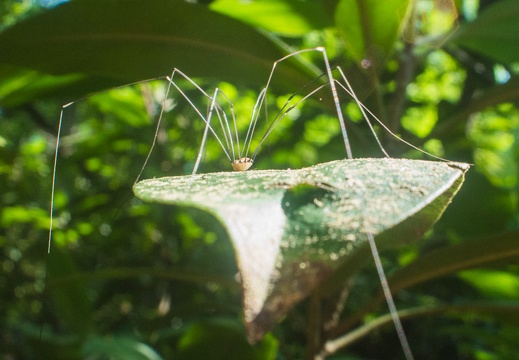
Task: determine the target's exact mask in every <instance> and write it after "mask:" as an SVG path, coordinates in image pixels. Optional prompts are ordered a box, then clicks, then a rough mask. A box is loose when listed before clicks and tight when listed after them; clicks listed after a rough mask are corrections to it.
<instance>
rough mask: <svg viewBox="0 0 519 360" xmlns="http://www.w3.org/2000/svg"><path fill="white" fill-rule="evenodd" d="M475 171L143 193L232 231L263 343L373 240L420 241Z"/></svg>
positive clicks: (163, 181)
mask: <svg viewBox="0 0 519 360" xmlns="http://www.w3.org/2000/svg"><path fill="white" fill-rule="evenodd" d="M468 168H469V165H467V164H463V163H445V162H433V161H419V160H406V159H356V160H340V161H333V162H329V163H323V164H318V165H316V166H313V167H309V168H304V169H299V170H261V171H248V172H225V173H210V174H200V175H194V176H180V177H165V178H160V179H151V180H144V181H141V182H139V183H137V184H136V185H135V187H134V193H135V195H136V196H137V197H138V198H141V199H142V200H144V201H149V202H157V203H163V204H172V205H177V206H187V207H196V208H199V209H202V210H204V211H207V212H208V213H210V214H212V215H213V216H215V217H216V218H217V219H218V220H219V221H220V222H221V223H222V224H223V225H224V227H225V228H226V230H227V232H228V234H229V238H230V240H231V242H232V244H233V247H234V251H235V257H236V261H237V265H238V270H239V273H240V278H241V284H242V288H243V306H244V317H245V325H246V329H247V333H248V336H249V339H250V340H251V341H252V342H254V341H257V340H258V339H260V338H261V337H262V336H263V335H264V334H265V333H266V332H267V331H269V330H270V329H271V328H272V327H273V326H274V325H275V324H276V323H277V321H279V319H280V318H282V317H283V316H284V315H285V314H286V313H287V312H288V311H289V309H290V308H291V307H293V306H294V305H295V304H296V303H297V302H299V301H300V300H302V299H303V298H304V297H305V296H307V295H308V294H309V293H310V292H311V291H312V290H314V289H315V288H316V287H317V286H318V285H320V284H321V283H323V281H324V280H326V279H327V278H329V277H330V275H331V274H332V273H334V272H335V271H336V270H337V269H339V268H341V267H344V266H343V265H344V264H347V263H348V262H349V261H350V262H355V261H352V260H356V259H355V257H356V256H357V257H358V256H360V255H359V254H360V253H364V254H365V250H366V248H367V245H366V244H367V242H366V240H367V234H368V233H371V234H373V235H375V236H376V239H377V241H378V242H379V243H380V244H379V247H386V246H394V245H398V244H402V243H404V242H408V241H416V240H418V239H419V238H420V237H421V235H422V234H423V233H424V232H425V231H426V230H427V229H428V228H429V227H430V226H431V225H432V224H433V223H434V222H436V221H437V220H438V218H439V217H440V216H441V214H442V213H443V211H444V210H445V208H446V207H447V205H448V204H449V203H450V201H451V199H452V197H453V196H454V195H455V193H456V192H457V190H458V189H459V188H460V186H461V184H462V182H463V177H464V173H465V172H466V171H467V170H468ZM361 249H362V251H361ZM340 280H341V281H342V283H344V280H347V279H345V278H341V279H340Z"/></svg>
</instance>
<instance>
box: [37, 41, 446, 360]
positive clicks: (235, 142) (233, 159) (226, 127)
mask: <svg viewBox="0 0 519 360" xmlns="http://www.w3.org/2000/svg"><path fill="white" fill-rule="evenodd" d="M306 52H319V53H320V54H321V55H322V57H323V62H324V65H325V73H324V74H323V75H322V76H320V77H319V78H318V79H317V80H320V78H322V77H324V78H325V81H324V82H322V81H321V83H319V84H318V85H316V86H315V87H314V88H313V89H311V90H310V91H306V87H307V86H305V87H303V88H301V89H300V91H299V92H302V91H305V92H306V93H303V94H301V95H300V94H299V92H298V93H297V95H300V96H299V97H295V95H296V94H294V95H292V96H291V97H290V98H289V99H288V101H287V102H286V103H285V104H284V106H283V107H282V108H281V109H280V110H279V111H278V112H277V113H276V114H275V116H274V118H273V119H272V121H270V122H268V123H267V129H266V131H265V132H264V134H263V136H262V137H261V139H260V141H259V143H258V144H257V146H256V147H255V149H251V145H252V139H253V136H254V133H255V131H256V129H257V125H258V120H259V119H260V114H261V112H262V109H263V108H264V107H265V108H266V99H267V95H268V91H269V87H270V86H271V82H272V78H273V76H274V73H275V70H276V67H277V66H278V65H279V64H280V63H281V62H283V61H285V60H287V59H289V58H292V57H294V56H297V55H300V54H302V53H306ZM333 71H337V72H338V73H339V75H340V79H339V80H337V79H335V78H334V77H333V73H332V72H333ZM179 77H180V78H181V79H183V80H184V81H187V82H188V83H190V84H191V85H192V86H194V88H195V89H196V90H197V91H199V92H200V94H201V95H202V96H203V97H205V98H206V99H207V100H208V101H209V102H210V104H209V106H208V109H207V111H206V112H205V113H204V112H202V111H201V110H199V109H198V107H197V106H196V105H195V103H194V102H193V101H192V100H191V99H190V98H189V97H188V95H187V94H186V92H184V91H183V90H182V89H181V88H180V86H179V85H178V84H177V82H176V80H177V79H178V78H179ZM165 79H166V80H167V82H168V85H167V89H166V95H165V99H164V101H163V104H162V107H161V110H160V113H159V116H158V120H157V125H156V128H155V134H154V137H153V141H152V144H151V147H150V150H149V152H148V155H147V156H146V159H145V161H144V164H143V166H142V168H141V170H140V172H139V175H138V176H137V179H136V180H135V183H136V182H137V181H138V180H139V179H140V177H141V176H142V173H143V171H144V169H145V167H146V165H147V163H148V161H149V159H150V156H151V154H152V151H153V149H154V147H155V145H156V141H157V138H158V134H159V129H160V126H161V122H162V120H163V116H164V113H165V111H166V101H167V99H168V95H169V93H170V91H171V89H172V88H174V89H176V90H177V91H178V93H179V94H180V95H181V96H182V97H183V98H184V99H185V100H186V101H187V103H188V104H189V106H190V107H191V108H192V110H194V111H195V112H196V114H197V115H198V117H199V118H200V119H201V120H202V121H203V122H204V123H205V126H204V132H203V135H202V141H201V145H200V148H199V150H198V153H197V157H196V161H195V164H194V167H193V170H192V175H195V174H196V173H197V171H198V169H199V165H200V162H201V160H202V155H203V152H204V146H205V144H206V141H207V138H208V135H209V133H211V135H212V136H213V137H214V138H215V139H216V141H217V142H218V144H219V145H220V147H221V149H222V151H223V153H224V154H225V156H226V157H227V159H228V160H229V162H230V164H231V167H232V169H233V170H235V171H246V170H248V169H249V168H250V167H251V166H252V165H253V162H254V160H255V159H256V156H257V155H258V153H259V151H260V149H261V147H262V145H263V144H264V142H265V141H266V139H267V138H268V136H269V135H270V134H271V132H272V131H273V129H274V128H275V127H276V126H277V125H278V124H279V123H280V122H281V121H282V120H283V119H284V118H286V117H287V116H288V114H289V113H290V112H291V111H292V110H293V109H294V108H296V107H297V106H298V105H300V104H301V103H303V102H304V101H305V100H307V99H308V98H310V97H311V96H312V95H314V94H316V93H317V92H318V91H320V90H322V89H324V88H326V87H329V89H330V92H331V95H332V100H333V105H334V107H335V111H336V115H337V119H338V121H339V124H340V129H341V134H342V138H343V142H344V148H345V152H346V156H347V158H348V159H352V158H353V155H352V150H351V147H350V142H349V139H348V134H347V130H346V125H345V119H344V116H343V112H342V108H341V102H340V98H339V90H340V91H344V92H346V93H347V94H348V95H349V96H350V97H351V98H352V99H353V101H354V102H355V103H356V104H357V106H358V108H359V110H360V112H361V113H362V116H363V117H364V119H365V120H366V122H367V124H368V126H369V128H370V130H371V132H372V133H373V135H374V137H375V140H376V141H377V143H378V145H379V147H380V149H381V151H382V153H383V154H384V156H386V157H389V155H388V154H387V152H386V151H385V150H384V147H383V146H382V144H381V142H380V140H379V138H378V137H377V134H376V131H375V129H374V128H373V126H372V124H371V122H370V120H369V117H370V116H371V118H373V119H374V120H375V121H377V122H378V124H379V125H380V126H381V127H383V128H384V129H385V130H386V131H388V132H389V133H390V134H391V135H392V136H394V137H396V138H397V139H398V140H399V141H402V142H404V143H405V144H407V145H409V146H411V147H412V148H414V149H417V150H419V151H422V152H424V151H423V150H421V149H419V148H417V147H415V146H413V145H412V144H410V143H408V142H406V141H405V140H403V139H401V138H399V137H398V136H397V135H395V134H394V133H392V132H391V131H390V130H389V129H388V128H387V127H386V126H385V125H384V123H383V122H381V121H380V120H379V119H378V118H377V117H376V116H375V115H374V114H373V113H372V112H371V111H370V110H369V109H368V108H367V107H366V106H365V105H364V104H362V103H361V102H360V101H359V99H358V98H357V96H356V95H355V92H354V91H353V89H352V87H351V85H350V83H349V81H348V80H347V78H346V76H345V74H344V72H343V71H342V70H341V69H340V68H339V67H337V68H335V69H332V67H331V66H330V62H329V59H328V56H327V54H326V51H325V49H324V48H323V47H317V48H312V49H304V50H299V51H296V52H293V53H291V54H288V55H286V56H285V57H283V58H281V59H279V60H277V61H275V62H274V63H273V66H272V69H271V71H270V75H269V77H268V80H267V83H266V85H265V87H264V88H263V89H262V90H261V91H260V93H259V96H258V98H257V100H256V102H255V105H254V107H253V110H252V114H251V118H250V122H249V126H248V129H247V132H246V134H245V138H244V141H243V143H240V138H239V134H238V129H237V124H236V115H235V112H234V108H233V104H232V102H231V100H230V99H229V97H227V95H226V94H225V93H224V92H223V91H221V90H220V89H219V88H216V89H215V90H214V92H213V93H212V94H208V93H207V92H205V91H204V90H203V89H202V88H201V87H200V86H199V85H198V84H196V83H195V81H194V80H192V79H191V78H189V77H188V76H187V75H186V74H184V73H183V72H182V71H181V70H179V69H176V68H175V69H174V70H173V72H172V74H171V75H170V76H166V77H165ZM341 81H342V82H341ZM314 83H315V81H314V82H312V84H314ZM219 99H221V101H223V104H226V105H227V107H228V108H229V113H230V114H227V113H226V111H225V109H224V107H223V105H222V104H221V103H220V102H219V101H218V100H219ZM78 101H79V100H76V101H74V102H70V103H68V104H65V105H63V106H62V109H61V113H60V117H59V124H58V132H57V137H56V138H57V140H56V150H55V154H54V155H55V156H54V165H53V171H52V174H53V178H52V187H51V200H50V224H49V226H50V229H49V234H48V246H47V252H48V253H49V254H50V251H51V245H52V229H53V219H54V216H53V213H54V199H55V188H56V168H57V163H58V149H59V141H60V136H61V129H62V123H63V114H64V112H65V110H66V108H68V107H69V106H71V105H72V104H74V103H76V102H78ZM292 101H293V103H292ZM266 117H268V115H266ZM214 118H216V120H214ZM212 121H213V122H214V121H217V123H218V125H219V126H220V129H221V132H222V134H223V139H221V138H220V136H218V135H217V132H216V130H215V128H214V127H213V125H212ZM426 154H428V153H426ZM428 155H430V156H432V157H434V158H436V159H440V160H445V159H442V158H438V157H436V156H434V155H431V154H428ZM367 235H368V239H369V243H370V247H371V250H372V254H373V257H374V260H375V264H376V267H377V271H378V273H379V276H380V280H381V284H382V286H383V289H384V293H385V295H386V300H387V302H388V305H389V308H390V312H391V314H392V316H393V320H394V323H395V327H396V330H397V333H398V336H399V338H400V342H401V344H402V347H403V349H404V353H405V355H406V358H407V359H412V353H411V350H410V348H409V345H408V343H407V340H406V337H405V333H404V331H403V328H402V325H401V323H400V320H399V318H398V314H397V312H396V308H395V305H394V302H393V299H392V296H391V291H390V289H389V287H388V284H387V280H386V278H385V275H384V270H383V268H382V266H381V264H380V258H379V255H378V251H377V247H376V244H375V242H374V239H373V235H372V234H367Z"/></svg>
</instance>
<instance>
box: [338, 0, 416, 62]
mask: <svg viewBox="0 0 519 360" xmlns="http://www.w3.org/2000/svg"><path fill="white" fill-rule="evenodd" d="M410 4H412V1H409V0H387V1H378V0H365V1H359V0H341V1H340V2H339V4H338V6H337V10H336V12H335V22H336V25H337V27H338V29H339V31H340V33H341V35H342V37H343V39H344V42H345V45H346V49H347V50H348V52H349V54H350V56H352V57H353V58H354V59H355V60H356V61H357V62H361V61H362V60H364V59H366V58H367V59H369V60H370V61H372V62H373V61H375V62H376V65H381V64H383V63H384V62H385V60H386V59H387V58H388V57H389V55H390V54H391V53H392V52H393V46H394V44H395V42H396V40H397V38H398V34H399V32H400V30H401V27H402V24H405V21H404V19H405V17H406V15H407V12H408V8H409V6H410Z"/></svg>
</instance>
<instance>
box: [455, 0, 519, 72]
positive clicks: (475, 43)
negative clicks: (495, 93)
mask: <svg viewBox="0 0 519 360" xmlns="http://www.w3.org/2000/svg"><path fill="white" fill-rule="evenodd" d="M518 18H519V2H518V1H516V0H504V1H498V2H496V3H495V4H493V5H491V6H489V7H488V8H486V9H485V10H484V11H483V12H482V13H481V14H480V15H479V16H478V17H477V18H476V19H475V20H474V21H472V22H469V23H466V24H464V25H463V26H460V27H459V28H458V30H457V31H456V32H455V33H454V35H453V36H452V37H451V39H450V42H452V43H454V44H456V45H459V46H461V47H465V48H468V49H470V50H474V51H476V52H478V53H480V54H483V55H485V56H488V57H490V58H492V59H495V60H497V61H499V62H503V63H507V64H509V63H513V62H517V61H519V46H517V45H518V44H519V21H517V19H518Z"/></svg>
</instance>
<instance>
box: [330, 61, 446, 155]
mask: <svg viewBox="0 0 519 360" xmlns="http://www.w3.org/2000/svg"><path fill="white" fill-rule="evenodd" d="M337 71H339V73H340V75H341V77H342V79H343V81H344V83H345V84H346V85H344V84H342V83H341V82H339V81H337V80H335V82H336V83H337V85H339V87H340V88H342V89H343V90H344V91H345V92H346V93H347V94H348V95H350V96H351V97H352V98H354V99H355V102H356V103H357V105H358V106H359V108H360V111H361V112H362V115H363V117H364V119H365V120H366V122H367V123H368V125H369V127H370V129H371V132H372V133H373V135H374V136H375V139H376V141H377V143H378V145H379V147H380V149H381V150H382V152H383V153H384V154H385V155H386V156H387V157H390V156H389V155H388V154H387V152H386V150H384V147H383V146H382V143H381V142H380V140H379V138H378V136H377V134H376V131H375V129H374V128H373V125H372V124H371V121H370V120H369V116H368V115H367V114H369V115H371V117H372V118H373V119H374V120H375V121H376V122H377V123H378V124H379V125H380V126H382V127H383V128H384V130H386V131H387V132H388V133H389V134H390V135H391V136H393V137H394V138H395V139H397V140H398V141H401V142H402V143H404V144H406V145H408V146H409V147H411V148H413V149H415V150H418V151H420V152H421V153H423V154H425V155H427V156H430V157H432V158H434V159H437V160H441V161H446V162H449V161H450V160H448V159H444V158H442V157H439V156H436V155H433V154H431V153H429V152H427V151H425V150H423V149H420V148H419V147H417V146H415V145H413V144H411V143H410V142H408V141H406V140H404V139H402V138H401V137H400V136H398V135H397V134H395V133H394V132H392V131H391V129H389V128H388V127H387V126H386V124H384V122H382V120H380V119H379V118H378V117H377V116H376V115H375V114H373V112H372V111H371V110H370V109H369V108H368V107H367V106H366V105H364V104H363V103H362V102H360V101H359V100H358V98H357V96H356V95H355V92H354V91H353V88H352V87H351V85H350V83H349V81H348V79H347V78H346V75H344V72H343V71H342V69H341V68H340V67H337Z"/></svg>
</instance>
